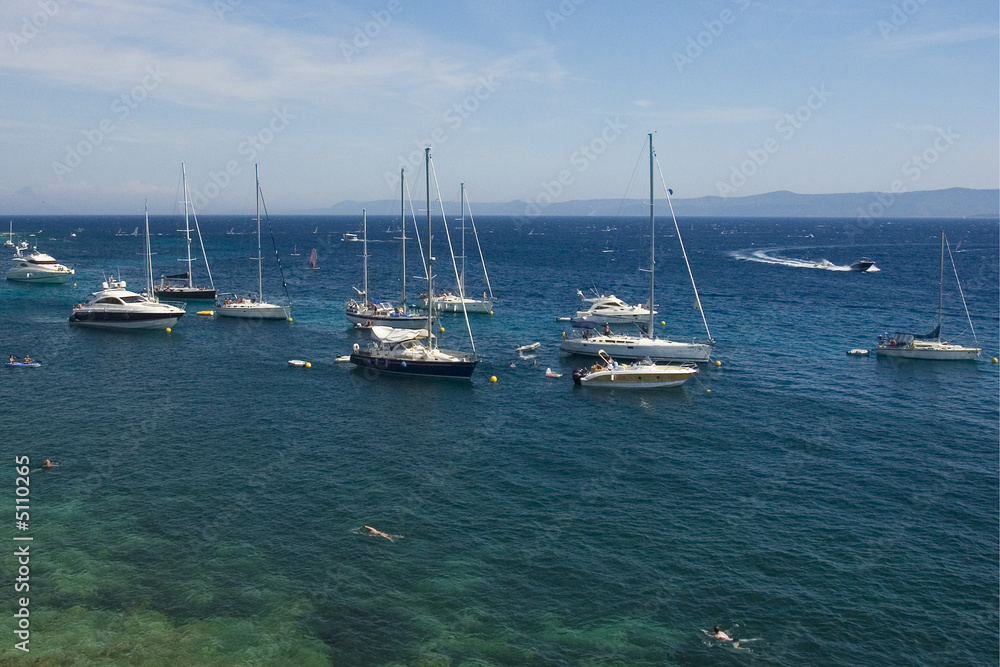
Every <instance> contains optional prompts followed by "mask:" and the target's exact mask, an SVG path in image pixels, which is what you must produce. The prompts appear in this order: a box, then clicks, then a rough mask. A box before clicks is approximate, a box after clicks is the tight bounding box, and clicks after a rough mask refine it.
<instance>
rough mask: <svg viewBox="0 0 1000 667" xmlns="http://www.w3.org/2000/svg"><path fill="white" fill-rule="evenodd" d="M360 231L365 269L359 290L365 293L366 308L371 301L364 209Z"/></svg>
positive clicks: (366, 214) (366, 219)
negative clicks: (362, 239)
mask: <svg viewBox="0 0 1000 667" xmlns="http://www.w3.org/2000/svg"><path fill="white" fill-rule="evenodd" d="M361 230H362V232H363V234H364V236H363V238H364V241H365V243H364V246H363V248H364V259H363V260H362V261H363V263H364V267H365V279H364V282H363V283H362V284H361V288H362V289H363V290H364V291H365V305H366V306H367V305H368V304H369V303H371V299H369V298H368V212H367V211H366V210H365V209H361Z"/></svg>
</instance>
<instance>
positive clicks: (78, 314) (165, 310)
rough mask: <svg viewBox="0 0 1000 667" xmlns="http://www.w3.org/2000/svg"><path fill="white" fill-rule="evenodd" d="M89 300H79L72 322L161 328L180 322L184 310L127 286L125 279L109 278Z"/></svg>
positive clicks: (70, 318)
mask: <svg viewBox="0 0 1000 667" xmlns="http://www.w3.org/2000/svg"><path fill="white" fill-rule="evenodd" d="M101 288H102V289H101V291H100V292H94V294H93V296H92V297H91V299H90V300H89V301H87V303H78V304H77V305H76V308H74V309H73V313H72V314H71V315H70V316H69V323H70V324H79V325H81V326H90V327H100V328H104V329H162V328H166V327H172V326H173V325H175V324H177V320H179V319H180V318H181V317H183V316H184V310H183V309H182V308H178V307H177V306H173V305H170V304H168V303H160V302H159V301H157V300H156V299H155V298H153V299H150V298H149V297H147V296H146V295H145V294H137V293H136V292H132V291H130V290H128V289H126V284H125V281H124V280H106V281H104V282H103V283H102V284H101Z"/></svg>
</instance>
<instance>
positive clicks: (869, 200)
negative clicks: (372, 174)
mask: <svg viewBox="0 0 1000 667" xmlns="http://www.w3.org/2000/svg"><path fill="white" fill-rule="evenodd" d="M661 204H662V205H661ZM673 204H674V211H675V212H676V213H677V215H678V216H682V217H683V216H687V217H693V216H708V217H720V216H723V217H740V218H743V217H745V218H762V217H767V218H856V217H859V216H862V215H868V216H870V217H872V218H886V217H892V218H965V217H986V216H989V217H995V216H997V215H1000V190H972V189H969V188H949V189H947V190H925V191H920V192H902V193H897V194H891V193H884V192H881V193H876V192H855V193H844V194H829V195H800V194H796V193H794V192H788V191H787V190H782V191H780V192H769V193H767V194H762V195H749V196H747V197H698V198H696V199H680V198H674V199H673ZM458 207H459V204H458V202H446V203H445V210H456V209H458ZM656 207H657V210H658V211H660V212H664V213H665V212H666V211H667V210H668V209H667V202H666V200H663V201H662V202H661V201H660V200H659V199H658V200H657V204H656ZM362 208H364V209H366V210H367V211H368V213H370V214H372V215H393V214H397V213H398V212H399V200H391V199H381V200H377V201H368V202H356V201H343V202H340V203H339V204H335V205H334V206H331V207H329V208H325V209H319V210H311V211H298V213H299V214H302V215H356V214H357V213H358V212H360V211H361V209H362ZM646 210H647V208H646V203H645V202H643V201H640V200H621V199H583V200H579V199H578V200H573V201H566V202H553V203H552V204H548V205H545V206H542V205H532V204H530V203H528V202H524V201H511V202H506V203H502V204H489V203H473V213H474V214H476V215H512V216H517V215H523V216H527V217H535V216H538V215H558V216H588V215H595V216H608V215H644V214H645V213H644V212H645V211H646Z"/></svg>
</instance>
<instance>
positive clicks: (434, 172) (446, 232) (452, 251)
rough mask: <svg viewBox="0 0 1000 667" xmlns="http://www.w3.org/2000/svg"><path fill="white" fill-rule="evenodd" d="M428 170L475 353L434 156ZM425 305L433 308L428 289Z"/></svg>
mask: <svg viewBox="0 0 1000 667" xmlns="http://www.w3.org/2000/svg"><path fill="white" fill-rule="evenodd" d="M430 170H431V173H432V174H433V175H434V191H435V192H437V200H438V204H440V206H441V219H442V220H443V221H444V235H445V238H446V239H448V252H449V253H450V254H451V267H452V269H454V270H455V282H456V283H458V296H459V298H460V299H461V300H462V314H463V315H465V329H466V331H468V332H469V343H471V344H472V354H475V353H476V341H475V339H473V337H472V325H471V324H470V323H469V311H468V309H467V308H466V307H465V288H464V287H463V286H462V282H461V281H460V280H459V279H458V264H457V263H456V262H455V249H454V248H453V247H452V245H451V233H450V232H449V231H448V218H447V217H446V216H445V214H444V199H443V198H442V197H441V186H440V185H439V184H438V179H437V170H436V169H434V158H433V157H432V158H431V159H430ZM427 299H428V301H427V307H428V308H429V309H431V310H433V309H434V295H433V294H431V293H430V290H428V294H427Z"/></svg>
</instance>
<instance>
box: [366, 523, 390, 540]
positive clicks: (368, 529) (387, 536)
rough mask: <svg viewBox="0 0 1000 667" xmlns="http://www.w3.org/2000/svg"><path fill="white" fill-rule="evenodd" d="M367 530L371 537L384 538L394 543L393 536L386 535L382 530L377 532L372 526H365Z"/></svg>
mask: <svg viewBox="0 0 1000 667" xmlns="http://www.w3.org/2000/svg"><path fill="white" fill-rule="evenodd" d="M365 530H367V531H368V534H369V535H371V536H373V537H384V538H385V539H387V540H389V541H390V542H392V536H391V535H386V534H385V533H383V532H382V531H381V530H375V529H374V528H372V527H371V526H365Z"/></svg>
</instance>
